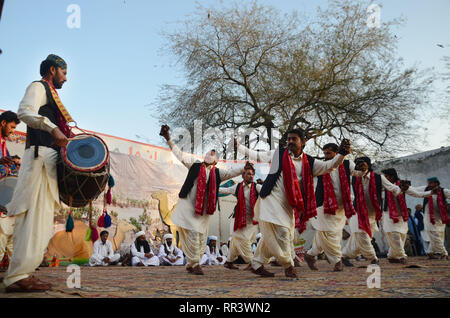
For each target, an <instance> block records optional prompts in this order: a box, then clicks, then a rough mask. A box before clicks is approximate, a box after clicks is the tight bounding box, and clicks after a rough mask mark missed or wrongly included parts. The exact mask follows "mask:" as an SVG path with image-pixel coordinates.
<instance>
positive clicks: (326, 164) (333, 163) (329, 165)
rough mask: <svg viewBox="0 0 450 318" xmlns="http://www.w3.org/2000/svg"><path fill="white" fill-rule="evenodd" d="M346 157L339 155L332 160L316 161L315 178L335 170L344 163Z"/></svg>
mask: <svg viewBox="0 0 450 318" xmlns="http://www.w3.org/2000/svg"><path fill="white" fill-rule="evenodd" d="M344 158H345V157H344V156H343V155H341V154H337V155H336V156H335V157H334V158H333V159H332V160H327V161H323V160H315V161H314V167H313V172H312V173H313V177H317V176H321V175H324V174H327V173H330V172H331V171H333V170H335V169H336V168H337V167H339V166H340V165H341V164H342V163H343V162H344Z"/></svg>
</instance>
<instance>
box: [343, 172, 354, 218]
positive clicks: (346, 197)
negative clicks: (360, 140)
mask: <svg viewBox="0 0 450 318" xmlns="http://www.w3.org/2000/svg"><path fill="white" fill-rule="evenodd" d="M339 181H340V183H341V193H342V202H343V203H344V210H345V216H346V217H347V219H349V218H351V217H352V215H355V214H356V211H355V208H354V207H353V203H352V198H351V196H350V184H349V182H348V179H347V173H346V172H345V167H344V165H340V166H339Z"/></svg>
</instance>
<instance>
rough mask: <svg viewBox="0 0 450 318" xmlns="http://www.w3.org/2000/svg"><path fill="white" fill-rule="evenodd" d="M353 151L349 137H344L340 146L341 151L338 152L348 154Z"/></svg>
mask: <svg viewBox="0 0 450 318" xmlns="http://www.w3.org/2000/svg"><path fill="white" fill-rule="evenodd" d="M351 151H352V148H351V146H350V140H348V139H343V140H342V142H341V145H340V146H339V151H338V153H339V154H341V155H343V156H346V155H348V154H349V153H350V152H351Z"/></svg>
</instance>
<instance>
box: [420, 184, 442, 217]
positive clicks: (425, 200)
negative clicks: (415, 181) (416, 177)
mask: <svg viewBox="0 0 450 318" xmlns="http://www.w3.org/2000/svg"><path fill="white" fill-rule="evenodd" d="M430 190H431V188H430V187H426V188H425V192H426V191H430ZM441 191H442V197H443V198H444V204H445V206H447V198H446V197H445V194H444V188H442V189H441ZM428 198H429V197H426V198H424V199H423V204H422V206H423V211H424V213H425V206H426V205H427V204H428Z"/></svg>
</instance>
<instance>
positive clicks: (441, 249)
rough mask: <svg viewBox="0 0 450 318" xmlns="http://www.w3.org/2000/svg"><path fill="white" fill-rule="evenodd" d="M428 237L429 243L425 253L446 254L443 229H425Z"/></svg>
mask: <svg viewBox="0 0 450 318" xmlns="http://www.w3.org/2000/svg"><path fill="white" fill-rule="evenodd" d="M427 233H428V236H429V237H430V245H429V246H428V250H427V254H441V255H448V252H447V250H446V249H445V245H444V240H445V230H444V231H427Z"/></svg>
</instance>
